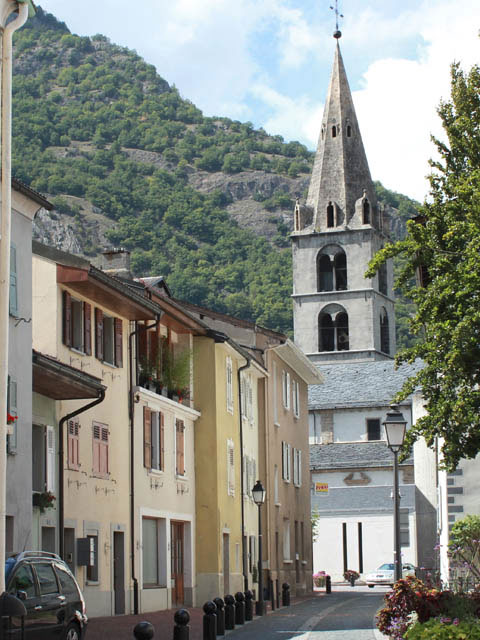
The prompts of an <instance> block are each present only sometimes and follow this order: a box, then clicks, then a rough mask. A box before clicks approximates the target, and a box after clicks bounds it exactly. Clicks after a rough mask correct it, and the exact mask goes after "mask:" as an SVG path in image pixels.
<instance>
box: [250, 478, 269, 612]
mask: <svg viewBox="0 0 480 640" xmlns="http://www.w3.org/2000/svg"><path fill="white" fill-rule="evenodd" d="M265 494H266V491H265V489H264V488H263V486H262V483H261V482H260V480H257V482H256V484H255V486H254V487H253V489H252V496H253V501H254V502H255V504H256V505H257V507H258V598H257V602H256V603H255V613H256V615H257V616H263V615H264V614H265V603H264V602H263V572H262V564H263V561H262V504H263V503H264V502H265Z"/></svg>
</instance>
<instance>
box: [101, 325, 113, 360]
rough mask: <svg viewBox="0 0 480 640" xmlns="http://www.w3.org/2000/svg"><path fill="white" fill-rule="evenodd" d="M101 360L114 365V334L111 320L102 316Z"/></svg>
mask: <svg viewBox="0 0 480 640" xmlns="http://www.w3.org/2000/svg"><path fill="white" fill-rule="evenodd" d="M103 360H104V362H108V363H109V364H115V333H114V323H113V318H109V317H108V316H103Z"/></svg>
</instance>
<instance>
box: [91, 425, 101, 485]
mask: <svg viewBox="0 0 480 640" xmlns="http://www.w3.org/2000/svg"><path fill="white" fill-rule="evenodd" d="M92 469H93V472H94V473H100V425H98V424H94V425H93V464H92Z"/></svg>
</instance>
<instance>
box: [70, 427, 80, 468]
mask: <svg viewBox="0 0 480 640" xmlns="http://www.w3.org/2000/svg"><path fill="white" fill-rule="evenodd" d="M79 430H80V425H79V423H78V422H76V421H75V420H69V421H68V468H69V469H73V470H78V469H79V467H80V459H79Z"/></svg>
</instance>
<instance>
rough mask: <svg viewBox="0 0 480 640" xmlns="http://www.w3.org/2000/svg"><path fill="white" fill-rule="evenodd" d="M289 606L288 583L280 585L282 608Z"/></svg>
mask: <svg viewBox="0 0 480 640" xmlns="http://www.w3.org/2000/svg"><path fill="white" fill-rule="evenodd" d="M289 606H290V585H289V584H288V582H284V583H283V584H282V607H289Z"/></svg>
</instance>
